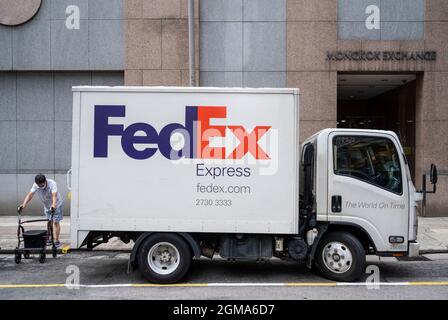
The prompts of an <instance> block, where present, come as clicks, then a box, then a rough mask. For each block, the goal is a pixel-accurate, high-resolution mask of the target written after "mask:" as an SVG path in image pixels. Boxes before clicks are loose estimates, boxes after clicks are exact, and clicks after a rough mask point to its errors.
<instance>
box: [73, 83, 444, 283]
mask: <svg viewBox="0 0 448 320" xmlns="http://www.w3.org/2000/svg"><path fill="white" fill-rule="evenodd" d="M73 93H74V95H73V143H72V168H71V170H70V172H69V174H68V184H69V188H70V189H71V192H72V199H71V241H72V247H74V248H79V247H82V246H87V248H90V249H92V248H94V247H95V246H97V245H98V244H101V243H104V242H107V241H108V240H109V239H110V238H112V237H119V238H120V239H121V240H122V241H124V242H125V243H128V242H130V241H133V243H134V245H133V250H132V253H131V256H130V263H131V264H132V266H134V267H138V268H139V270H140V271H141V273H142V274H143V275H144V276H145V277H146V278H147V279H148V280H149V281H151V282H155V283H173V282H176V281H179V280H180V279H181V278H182V277H183V276H184V275H185V274H186V273H187V271H188V269H189V267H190V264H191V260H192V259H193V258H196V259H197V258H200V257H201V256H204V257H208V258H213V257H214V256H215V255H218V254H219V256H221V257H222V258H225V259H228V260H229V261H238V260H253V261H257V260H258V261H259V260H265V259H270V258H273V257H276V258H280V259H288V260H293V261H304V262H306V263H307V265H308V266H309V267H312V266H313V265H315V266H317V270H319V272H320V273H321V274H322V275H324V276H325V277H327V278H330V279H333V280H338V281H353V280H355V279H357V278H359V277H360V275H361V274H362V273H363V272H364V269H365V259H366V255H368V254H374V255H379V256H392V255H393V256H407V255H417V254H418V243H417V242H416V239H417V213H416V201H418V200H420V199H421V198H422V197H421V193H422V192H425V191H424V190H423V191H420V193H418V192H416V190H415V188H414V185H413V183H412V180H411V177H410V173H409V168H408V163H407V161H406V157H405V156H404V152H403V149H402V147H401V145H400V141H399V139H398V137H397V135H396V134H395V133H393V132H389V131H370V130H349V129H325V130H322V131H320V132H318V133H316V134H315V135H313V136H311V137H309V138H307V139H306V140H305V142H304V143H303V144H302V145H299V96H300V95H299V90H298V89H242V88H184V87H73ZM436 172H437V171H436V169H435V167H434V168H433V170H432V175H431V179H432V182H434V183H435V182H436V180H437V174H436Z"/></svg>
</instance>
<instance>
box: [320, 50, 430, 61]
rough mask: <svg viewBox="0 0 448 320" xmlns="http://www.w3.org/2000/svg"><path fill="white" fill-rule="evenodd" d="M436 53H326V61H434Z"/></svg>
mask: <svg viewBox="0 0 448 320" xmlns="http://www.w3.org/2000/svg"><path fill="white" fill-rule="evenodd" d="M436 60H437V51H327V61H436Z"/></svg>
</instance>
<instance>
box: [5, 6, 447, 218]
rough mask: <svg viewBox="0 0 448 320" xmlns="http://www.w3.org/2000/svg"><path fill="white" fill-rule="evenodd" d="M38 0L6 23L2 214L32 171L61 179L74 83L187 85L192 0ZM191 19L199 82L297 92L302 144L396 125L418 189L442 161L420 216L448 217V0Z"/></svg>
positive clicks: (222, 9)
mask: <svg viewBox="0 0 448 320" xmlns="http://www.w3.org/2000/svg"><path fill="white" fill-rule="evenodd" d="M1 2H4V3H6V2H10V3H11V2H15V3H20V1H5V0H3V1H0V3H1ZM38 2H40V1H38ZM41 2H42V3H41V7H40V9H39V11H38V12H37V14H36V15H35V16H34V17H33V18H31V19H30V20H29V21H27V22H25V23H22V24H20V25H17V26H11V25H0V43H1V45H0V132H1V136H2V140H1V142H0V146H1V148H2V152H1V154H0V175H1V177H2V178H3V181H5V183H3V184H2V185H1V186H0V214H8V213H9V214H11V213H13V212H14V211H12V210H13V209H14V208H15V207H16V205H17V203H18V201H20V200H21V199H20V198H21V197H22V196H23V195H24V192H26V191H27V189H28V187H29V186H28V185H29V184H30V182H31V181H32V179H31V177H32V176H33V175H34V174H35V172H36V171H39V172H44V173H47V174H48V175H50V176H54V177H55V178H56V180H57V181H59V182H60V184H61V185H65V175H64V173H65V171H66V170H67V169H68V168H69V167H70V139H71V137H70V125H71V122H70V121H71V96H70V86H71V85H81V84H104V85H121V84H125V85H130V86H133V85H145V86H151V85H173V86H187V85H188V84H189V70H188V67H189V65H188V58H189V56H188V54H189V48H188V43H189V42H188V20H187V19H188V10H187V8H188V1H187V0H113V1H111V0H42V1H41ZM17 5H18V4H17ZM22 6H23V5H22ZM0 8H1V5H0ZM30 10H31V9H30ZM19 11H20V10H19ZM22 11H23V10H22ZM76 14H78V16H77V15H76ZM3 15H5V14H3ZM10 15H11V14H10ZM2 18H3V17H2V13H1V10H0V20H1V19H2ZM194 22H195V36H196V46H195V53H196V54H195V61H196V63H195V65H196V70H195V74H196V78H197V80H198V84H199V85H201V86H227V87H229V86H237V87H241V86H243V87H298V88H300V91H301V103H300V124H299V126H300V139H301V140H302V141H303V139H304V138H305V137H308V136H310V135H311V134H313V133H315V132H317V131H318V130H320V129H322V128H327V127H349V128H372V129H385V130H393V131H395V132H396V133H397V134H398V135H399V137H400V139H401V142H402V144H403V146H404V150H405V153H406V156H407V158H408V161H409V164H410V167H411V171H412V174H413V176H414V181H415V182H416V185H417V186H418V187H421V185H422V181H421V180H422V174H423V173H425V172H426V171H427V170H428V169H429V166H430V164H431V163H435V164H437V165H438V168H439V171H440V173H441V174H442V175H441V176H440V179H439V186H438V192H437V194H436V195H428V198H427V207H426V211H425V212H426V214H427V215H432V216H446V215H448V197H446V196H445V195H446V194H447V191H448V177H446V176H445V174H447V173H448V171H447V170H448V157H447V156H446V154H448V106H447V102H446V101H447V100H448V85H447V83H448V1H445V0H319V1H315V0H196V1H195V16H194ZM0 23H2V21H0ZM63 192H64V196H67V190H65V189H64V191H63ZM66 211H67V213H69V208H67V209H66Z"/></svg>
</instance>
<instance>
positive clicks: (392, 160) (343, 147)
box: [333, 136, 402, 194]
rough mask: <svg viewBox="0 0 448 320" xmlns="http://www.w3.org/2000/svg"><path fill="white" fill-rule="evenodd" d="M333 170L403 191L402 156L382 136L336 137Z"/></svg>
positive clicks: (392, 189)
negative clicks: (400, 157)
mask: <svg viewBox="0 0 448 320" xmlns="http://www.w3.org/2000/svg"><path fill="white" fill-rule="evenodd" d="M333 152H334V154H333V159H334V173H335V174H337V175H344V176H349V177H352V178H356V179H360V180H362V181H365V182H367V183H371V184H373V185H375V186H378V187H380V188H383V189H386V190H388V191H391V192H394V193H398V194H401V193H402V179H401V167H400V159H399V157H398V153H397V150H396V149H395V146H394V144H393V142H392V141H391V140H389V139H387V138H382V137H363V136H337V137H335V138H334V139H333Z"/></svg>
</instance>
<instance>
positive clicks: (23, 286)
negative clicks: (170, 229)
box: [0, 281, 448, 289]
mask: <svg viewBox="0 0 448 320" xmlns="http://www.w3.org/2000/svg"><path fill="white" fill-rule="evenodd" d="M372 285H375V286H389V287H390V286H448V281H439V282H437V281H434V282H378V283H373V282H354V283H352V282H285V283H278V282H273V283H270V282H264V283H175V284H154V283H121V284H90V285H89V284H80V285H73V284H62V283H56V284H0V289H33V288H34V289H35V288H61V287H66V288H78V287H79V288H146V287H156V288H161V287H352V286H358V287H363V286H365V287H367V286H372Z"/></svg>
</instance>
